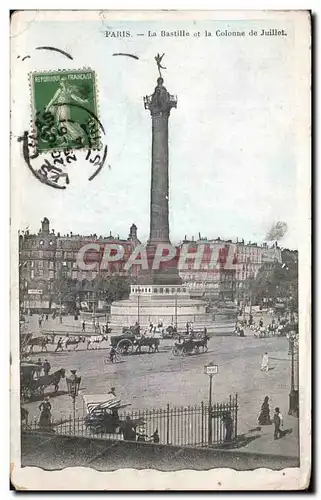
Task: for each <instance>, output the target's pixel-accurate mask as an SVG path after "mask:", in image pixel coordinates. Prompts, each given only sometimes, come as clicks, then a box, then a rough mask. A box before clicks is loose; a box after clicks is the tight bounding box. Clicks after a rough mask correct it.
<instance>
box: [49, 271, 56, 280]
mask: <svg viewBox="0 0 321 500" xmlns="http://www.w3.org/2000/svg"><path fill="white" fill-rule="evenodd" d="M54 277H55V273H54V271H49V278H50V279H53V278H54Z"/></svg>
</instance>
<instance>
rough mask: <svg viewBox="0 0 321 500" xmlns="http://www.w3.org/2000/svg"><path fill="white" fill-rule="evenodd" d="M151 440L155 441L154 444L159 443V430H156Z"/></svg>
mask: <svg viewBox="0 0 321 500" xmlns="http://www.w3.org/2000/svg"><path fill="white" fill-rule="evenodd" d="M151 438H152V440H153V443H156V444H157V443H159V434H158V429H156V430H155V432H154V433H153V434H152V435H151Z"/></svg>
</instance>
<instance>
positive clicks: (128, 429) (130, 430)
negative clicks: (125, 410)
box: [123, 415, 136, 441]
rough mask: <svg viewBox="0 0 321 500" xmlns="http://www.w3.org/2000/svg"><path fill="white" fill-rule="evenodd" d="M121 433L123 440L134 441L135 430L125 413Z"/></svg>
mask: <svg viewBox="0 0 321 500" xmlns="http://www.w3.org/2000/svg"><path fill="white" fill-rule="evenodd" d="M123 435H124V439H125V441H136V432H135V429H134V427H133V423H132V421H131V420H130V417H129V416H128V415H127V417H126V420H125V424H124V428H123Z"/></svg>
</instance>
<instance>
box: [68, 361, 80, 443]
mask: <svg viewBox="0 0 321 500" xmlns="http://www.w3.org/2000/svg"><path fill="white" fill-rule="evenodd" d="M70 371H71V376H70V377H69V378H68V377H66V381H67V389H68V394H69V396H70V397H71V399H72V409H73V426H74V434H76V397H77V396H78V391H79V386H80V382H81V377H77V375H76V371H77V370H70Z"/></svg>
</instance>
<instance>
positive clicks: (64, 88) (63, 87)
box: [46, 78, 88, 142]
mask: <svg viewBox="0 0 321 500" xmlns="http://www.w3.org/2000/svg"><path fill="white" fill-rule="evenodd" d="M73 101H75V102H77V103H79V104H85V103H86V102H88V100H87V99H82V98H81V97H79V95H77V87H76V86H75V85H70V83H68V81H67V79H66V78H62V79H61V80H60V86H59V88H58V90H57V91H56V93H55V95H54V96H53V98H52V99H51V100H50V102H49V103H48V105H47V106H46V112H49V113H51V114H52V115H53V116H54V118H55V122H56V126H57V127H58V129H60V130H62V128H63V127H64V129H65V130H64V133H63V134H62V136H61V142H66V141H67V142H71V141H76V140H79V138H80V140H81V142H83V141H84V139H85V131H84V130H83V129H82V127H81V126H80V125H79V123H76V122H74V121H73V120H71V111H70V107H71V106H70V104H72V102H73Z"/></svg>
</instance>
